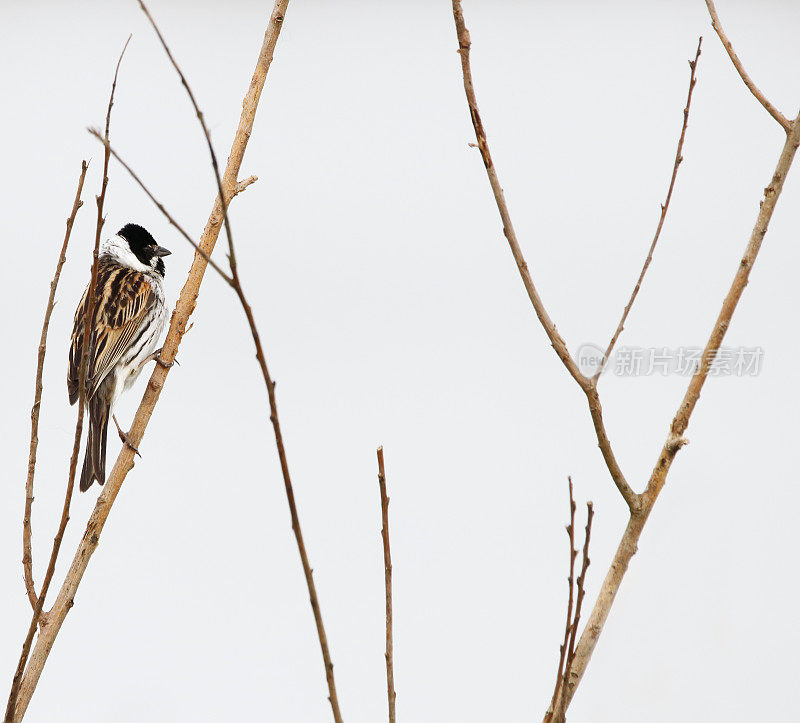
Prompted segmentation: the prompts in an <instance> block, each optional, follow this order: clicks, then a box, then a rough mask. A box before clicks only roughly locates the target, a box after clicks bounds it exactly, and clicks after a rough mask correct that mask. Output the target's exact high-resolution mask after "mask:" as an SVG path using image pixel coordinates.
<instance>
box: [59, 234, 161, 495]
mask: <svg viewBox="0 0 800 723" xmlns="http://www.w3.org/2000/svg"><path fill="white" fill-rule="evenodd" d="M170 253H171V251H169V250H168V249H166V248H164V247H163V246H159V245H158V243H156V241H155V239H154V238H153V237H152V236H151V235H150V233H149V232H148V231H147V230H146V229H144V228H143V227H142V226H139V225H137V224H135V223H128V224H126V225H125V226H123V227H122V228H121V229H120V230H119V231H118V232H117V234H116V235H115V236H111V237H110V238H108V239H106V240H105V241H104V242H103V243H102V244H101V246H100V252H99V255H98V259H97V282H96V286H95V295H94V296H95V306H94V311H93V313H92V318H91V320H89V321H88V324H89V350H88V355H87V367H86V382H85V385H86V405H87V408H88V411H89V432H88V435H87V439H86V452H85V454H84V459H83V471H82V472H81V479H80V489H81V492H85V491H86V490H88V489H89V488H90V487H91V486H92V484H93V483H94V481H95V480H97V482H98V483H99V484H100V485H103V484H104V483H105V480H106V441H107V434H108V419H109V416H111V418H112V419H113V420H114V424H115V425H116V426H117V432H118V433H119V435H120V439H121V440H122V441H123V442H124V443H126V444H129V445H130V446H131V447H132V448H133V449H134V451H137V452H138V450H136V448H135V447H133V445H131V444H130V442H129V441H128V437H127V434H125V433H124V432H123V431H122V430H121V429H120V426H119V424H118V423H117V420H116V417H115V416H114V415H113V414H112V411H111V410H112V408H113V406H114V404H115V402H116V401H117V399H118V398H119V396H120V395H121V394H122V393H123V392H125V391H127V390H128V389H129V388H130V387H131V385H132V384H133V383H134V382H135V381H136V378H137V377H138V376H139V373H140V372H141V371H142V368H143V367H144V365H145V364H146V363H147V362H148V361H151V360H153V359H155V360H156V361H157V362H159V363H161V364H164V362H162V360H161V358H160V356H159V353H160V349H159V350H156V347H157V345H158V340H159V338H160V336H161V333H162V331H163V330H164V327H165V325H166V322H167V317H168V310H167V304H166V299H165V295H164V274H165V267H164V257H165V256H169V255H170ZM90 288H91V284H90V285H89V286H88V287H87V288H86V291H84V293H83V297H82V298H81V301H80V303H79V304H78V308H77V310H76V311H75V320H74V324H73V329H72V337H71V344H70V349H69V366H68V370H67V391H68V393H69V403H70V404H71V405H73V404H75V402H77V401H78V398H79V396H80V394H79V392H80V390H79V388H78V387H79V381H78V374H79V369H80V364H81V356H82V352H83V340H84V326H85V324H86V323H87V320H86V307H87V304H88V298H89V290H90ZM164 366H170V365H168V364H164Z"/></svg>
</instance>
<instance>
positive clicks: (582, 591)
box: [560, 502, 594, 718]
mask: <svg viewBox="0 0 800 723" xmlns="http://www.w3.org/2000/svg"><path fill="white" fill-rule="evenodd" d="M593 519H594V505H593V504H592V503H591V502H587V503H586V528H585V530H584V538H583V551H582V552H581V571H580V574H579V575H578V582H577V588H578V597H577V599H576V601H575V617H574V618H573V619H572V625H571V626H570V627H571V629H570V634H569V649H568V651H567V664H566V665H565V666H564V684H563V686H562V687H564V686H566V685H567V683H568V681H569V678H570V674H571V673H572V664H573V663H574V662H575V639H576V638H577V635H578V624H579V623H580V621H581V609H582V608H583V599H584V597H585V596H586V572H587V570H588V569H589V565H590V564H591V561H590V560H589V542H590V540H591V536H592V520H593ZM564 700H565V699H564V698H562V705H563V701H564ZM565 713H566V708H564V710H563V711H560V716H561V718H563V717H564V714H565Z"/></svg>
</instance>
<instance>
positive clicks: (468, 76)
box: [453, 0, 640, 510]
mask: <svg viewBox="0 0 800 723" xmlns="http://www.w3.org/2000/svg"><path fill="white" fill-rule="evenodd" d="M453 19H454V20H455V24H456V35H457V36H458V52H459V55H460V56H461V72H462V75H463V76H464V91H465V93H466V95H467V104H468V106H469V112H470V117H471V119H472V126H473V128H474V129H475V138H476V140H477V141H478V148H479V150H480V152H481V158H482V159H483V165H484V166H485V167H486V174H487V175H488V176H489V184H490V185H491V187H492V193H493V194H494V199H495V203H496V204H497V209H498V211H499V212H500V218H501V219H502V221H503V233H504V234H505V236H506V239H508V245H509V246H510V248H511V254H512V255H513V257H514V261H515V262H516V264H517V268H518V269H519V273H520V276H521V277H522V283H523V284H524V286H525V289H526V291H527V292H528V297H529V298H530V300H531V304H532V305H533V308H534V310H535V312H536V316H537V317H539V321H540V322H541V324H542V326H543V327H544V330H545V333H546V334H547V337H548V338H549V339H550V343H551V344H552V346H553V349H554V350H555V352H556V354H557V355H558V358H559V359H561V362H562V363H563V364H564V366H565V367H566V369H567V371H568V372H569V373H570V375H571V376H572V378H573V379H574V380H575V381H576V382H577V384H578V386H580V388H581V389H582V390H583V392H584V394H585V395H586V399H587V402H588V404H589V410H590V412H591V416H592V422H593V424H594V428H595V433H596V435H597V441H598V445H599V447H600V450H601V452H602V454H603V459H604V460H605V462H606V466H607V467H608V471H609V473H610V474H611V479H612V480H613V481H614V484H615V485H616V486H617V489H618V490H619V492H620V494H621V495H622V497H623V499H624V500H625V502H626V503H627V505H628V508H629V509H630V510H636V509H638V507H639V505H640V500H639V497H638V495H637V494H636V493H635V492H634V491H633V490H632V489H631V487H630V485H629V484H628V482H627V480H626V479H625V476H624V475H623V473H622V470H621V469H620V466H619V464H618V463H617V460H616V458H615V456H614V452H613V450H612V449H611V443H610V442H609V440H608V434H607V433H606V430H605V425H604V423H603V411H602V406H601V404H600V398H599V396H598V394H597V385H596V383H595V382H594V381H593V380H592V379H590V378H589V377H587V376H585V375H584V374H582V373H581V371H580V369H578V366H577V364H576V363H575V360H574V359H573V358H572V357H571V356H570V353H569V350H568V349H567V344H566V342H565V341H564V339H563V338H562V337H561V335H560V334H559V333H558V330H557V329H556V325H555V324H554V323H553V320H552V319H551V318H550V316H549V315H548V313H547V310H546V309H545V307H544V304H543V303H542V299H541V297H540V296H539V293H538V292H537V290H536V287H535V286H534V283H533V279H532V278H531V274H530V271H529V270H528V264H527V262H526V261H525V257H524V256H523V254H522V249H521V248H520V245H519V242H518V241H517V235H516V233H515V232H514V226H513V225H512V223H511V215H510V213H509V211H508V206H507V205H506V201H505V197H504V196H503V189H502V187H501V186H500V181H499V179H498V177H497V171H496V170H495V167H494V163H493V162H492V156H491V153H490V152H489V144H488V141H487V140H486V131H485V130H484V128H483V123H482V122H481V116H480V113H479V112H478V101H477V99H476V96H475V87H474V85H473V82H472V70H471V68H470V62H469V52H470V47H471V45H472V43H471V41H470V37H469V31H468V30H467V27H466V25H465V23H464V13H463V11H462V9H461V0H453Z"/></svg>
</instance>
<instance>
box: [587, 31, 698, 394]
mask: <svg viewBox="0 0 800 723" xmlns="http://www.w3.org/2000/svg"><path fill="white" fill-rule="evenodd" d="M702 45H703V38H702V37H701V38H700V39H699V40H698V41H697V52H696V53H695V55H694V60H690V61H689V68H691V73H690V75H689V93H688V95H687V97H686V106H685V107H684V109H683V124H682V126H681V135H680V138H679V139H678V148H677V150H676V151H675V162H674V163H673V165H672V176H671V177H670V179H669V188H668V189H667V198H666V200H665V201H664V203H662V204H661V214H660V216H659V219H658V226H657V227H656V232H655V235H654V236H653V241H652V243H651V244H650V250H649V251H648V252H647V258H646V259H645V260H644V265H643V266H642V271H641V273H640V274H639V278H638V279H637V280H636V285H635V286H634V287H633V293H632V294H631V298H630V301H628V303H627V305H626V306H625V309H624V311H623V312H622V318H621V319H620V320H619V324H617V328H616V331H615V332H614V335H613V336H612V337H611V341H610V342H609V343H608V347H606V352H605V354H603V360H602V362H601V363H600V367H599V368H598V370H597V372H596V373H595V375H594V377H593V378H592V380H593V381H594V383H595V384H597V380H598V379H599V378H600V375H601V374H602V373H603V369H605V367H606V364H608V359H609V357H610V356H611V352H612V351H613V350H614V345H615V344H616V343H617V339H619V335H620V334H621V333H622V330H623V328H624V327H625V322H626V321H627V319H628V314H630V311H631V308H632V307H633V302H634V301H636V297H637V296H638V294H639V289H641V287H642V281H643V280H644V275H645V274H646V273H647V269H648V267H649V266H650V262H651V261H652V260H653V252H654V251H655V250H656V244H657V243H658V239H659V237H660V236H661V229H662V228H663V227H664V220H665V219H666V218H667V211H668V210H669V202H670V201H671V200H672V191H673V190H674V188H675V180H676V179H677V177H678V168H679V167H680V165H681V162H682V161H683V141H684V139H685V138H686V127H687V126H688V125H689V108H690V107H691V105H692V93H693V92H694V86H695V85H696V83H697V80H696V78H695V74H696V72H697V63H698V61H699V60H700V48H701V46H702Z"/></svg>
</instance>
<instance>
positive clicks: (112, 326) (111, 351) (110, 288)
mask: <svg viewBox="0 0 800 723" xmlns="http://www.w3.org/2000/svg"><path fill="white" fill-rule="evenodd" d="M87 292H88V290H87ZM87 292H84V295H83V298H82V299H81V303H80V304H79V305H78V309H77V311H76V312H75V324H74V328H73V331H72V345H71V347H70V351H69V371H68V373H67V389H68V391H69V400H70V404H74V403H75V402H76V401H77V399H78V367H79V365H80V359H81V350H82V347H83V322H84V319H85V316H86V301H87V296H88V293H87ZM154 301H155V297H154V295H153V292H152V288H151V286H150V283H149V282H148V281H147V278H146V277H145V276H144V274H141V273H139V272H138V271H134V270H132V269H127V268H124V267H122V266H118V265H116V264H102V263H101V266H100V268H99V269H98V274H97V303H96V306H95V311H94V315H93V317H94V321H93V323H92V328H91V329H90V331H89V364H88V370H87V375H86V388H87V392H88V395H89V396H90V397H91V395H92V394H94V392H95V391H96V390H97V388H98V387H99V386H100V383H101V382H102V381H103V379H105V377H106V375H107V374H108V373H109V371H111V369H113V368H114V365H115V364H116V363H117V362H118V361H119V360H120V357H122V355H123V354H124V353H125V350H126V349H127V348H128V347H129V346H130V344H131V341H132V340H133V338H134V336H135V334H136V331H137V330H138V329H139V327H140V325H141V324H142V322H143V321H144V318H145V317H146V316H147V313H148V311H149V310H150V308H151V307H152V306H153V303H154Z"/></svg>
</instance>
